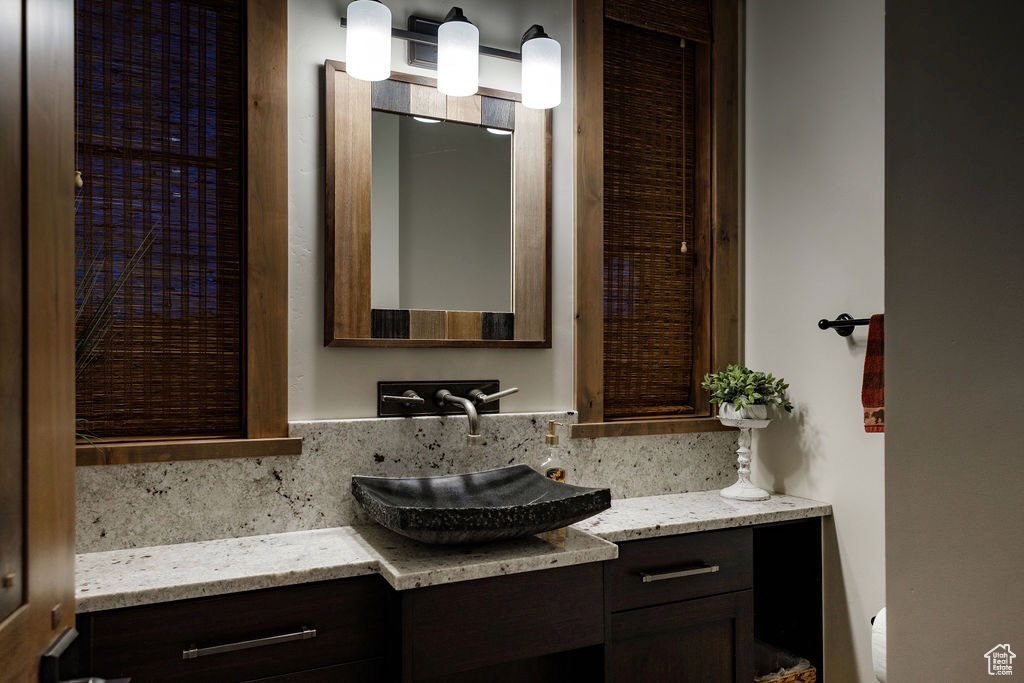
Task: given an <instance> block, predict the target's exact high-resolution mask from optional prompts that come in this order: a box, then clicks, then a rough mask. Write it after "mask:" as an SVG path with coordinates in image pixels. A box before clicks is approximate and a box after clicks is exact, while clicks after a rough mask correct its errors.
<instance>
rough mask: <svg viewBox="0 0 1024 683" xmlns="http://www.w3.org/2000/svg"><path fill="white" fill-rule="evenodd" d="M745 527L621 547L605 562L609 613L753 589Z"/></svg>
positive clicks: (748, 534)
mask: <svg viewBox="0 0 1024 683" xmlns="http://www.w3.org/2000/svg"><path fill="white" fill-rule="evenodd" d="M753 560H754V551H753V536H752V533H751V530H750V529H749V528H745V529H726V530H723V531H707V532H703V533H698V534H683V535H679V536H666V537H663V538H651V539H646V540H642V541H629V542H627V543H620V544H619V558H618V559H617V560H613V561H611V562H608V563H606V566H605V589H606V591H607V593H606V598H607V601H608V608H609V609H610V610H611V611H612V612H616V611H619V610H626V609H633V608H636V607H646V606H648V605H657V604H661V603H665V602H673V601H676V600H688V599H690V598H698V597H703V596H706V595H716V594H718V593H726V592H729V591H735V590H743V589H745V588H750V587H752V586H753Z"/></svg>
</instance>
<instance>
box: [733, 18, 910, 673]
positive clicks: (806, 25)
mask: <svg viewBox="0 0 1024 683" xmlns="http://www.w3.org/2000/svg"><path fill="white" fill-rule="evenodd" d="M884 8H885V6H884V0H749V1H748V3H747V17H746V33H747V37H746V49H747V54H746V77H745V78H746V195H745V196H746V212H745V213H746V218H745V223H746V224H745V231H746V235H745V240H746V244H745V259H746V268H745V273H746V275H745V277H746V284H745V304H744V308H745V334H746V342H745V353H746V362H747V364H748V365H749V366H750V367H753V368H757V369H766V370H770V371H772V372H774V373H776V374H778V375H781V376H783V377H785V378H786V380H787V381H789V383H790V385H791V389H790V392H791V397H792V399H793V401H794V402H795V403H796V411H795V413H794V414H793V415H792V416H788V417H781V418H779V419H777V420H776V421H775V422H774V423H773V424H772V425H771V426H770V427H769V428H768V429H766V430H764V432H763V433H761V434H758V438H757V440H756V442H755V447H754V451H755V463H754V465H755V469H754V480H755V481H756V482H757V483H759V484H761V485H762V486H766V487H768V488H772V489H774V490H776V491H780V492H785V493H790V494H794V495H798V496H805V497H807V498H814V499H819V500H823V501H827V502H829V503H831V504H832V506H833V509H834V511H835V516H834V518H833V521H832V522H830V523H828V524H826V533H825V555H826V559H825V563H826V567H825V612H826V615H825V622H826V626H825V669H826V675H827V676H828V678H829V680H833V681H874V676H873V674H872V669H871V651H870V626H869V620H870V617H871V616H872V615H873V614H874V613H875V611H877V610H878V609H879V608H880V607H881V606H882V605H883V604H884V601H885V555H884V500H883V451H884V443H885V441H884V439H885V437H884V436H883V435H879V434H865V433H864V430H863V419H862V414H861V406H860V385H861V376H862V372H863V363H864V342H865V338H866V328H858V330H857V331H856V332H855V333H854V335H853V336H852V337H850V338H848V339H843V338H840V337H839V336H837V335H836V334H835V333H834V332H832V331H828V332H823V331H821V330H819V329H818V328H817V326H816V323H817V321H818V320H819V319H820V318H825V317H829V318H831V317H833V316H835V315H836V314H838V313H842V312H848V313H851V314H852V315H854V316H855V317H867V316H868V315H870V314H872V313H880V312H882V308H883V140H884V128H883V123H884V121H883V115H884V108H883V105H884V98H883V96H884V92H883V83H884V81H883V78H884V73H883V63H884V52H883V37H884ZM797 553H799V549H794V554H797ZM891 680H895V679H891ZM904 680H908V679H904Z"/></svg>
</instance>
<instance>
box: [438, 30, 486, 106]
mask: <svg viewBox="0 0 1024 683" xmlns="http://www.w3.org/2000/svg"><path fill="white" fill-rule="evenodd" d="M479 82H480V31H479V30H477V27H476V26H473V24H471V23H469V22H468V21H459V20H452V21H446V22H444V23H443V24H441V25H440V26H439V27H438V29H437V89H438V90H440V91H441V92H442V93H444V94H445V95H456V96H460V97H465V96H466V95H474V94H476V91H477V87H478V85H479Z"/></svg>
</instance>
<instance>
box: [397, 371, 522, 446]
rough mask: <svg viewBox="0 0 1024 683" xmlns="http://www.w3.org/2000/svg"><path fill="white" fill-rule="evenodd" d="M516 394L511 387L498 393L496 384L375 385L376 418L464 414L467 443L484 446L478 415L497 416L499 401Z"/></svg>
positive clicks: (412, 383)
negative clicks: (466, 426) (492, 414)
mask: <svg viewBox="0 0 1024 683" xmlns="http://www.w3.org/2000/svg"><path fill="white" fill-rule="evenodd" d="M517 391H519V389H518V388H516V387H511V388H509V389H505V390H504V391H500V386H499V385H498V381H497V380H477V381H469V382H466V381H459V382H420V381H416V382H378V383H377V415H378V416H379V417H392V416H404V417H411V416H414V415H446V414H452V413H455V412H463V413H465V414H466V420H467V421H468V428H467V430H466V443H468V444H479V443H482V442H483V436H482V435H481V434H480V415H481V414H485V413H497V412H498V401H499V400H500V399H502V398H504V397H506V396H509V395H511V394H514V393H516V392H517Z"/></svg>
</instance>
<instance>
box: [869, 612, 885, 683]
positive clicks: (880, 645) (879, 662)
mask: <svg viewBox="0 0 1024 683" xmlns="http://www.w3.org/2000/svg"><path fill="white" fill-rule="evenodd" d="M872 621H873V623H872V624H871V663H872V664H873V665H874V669H875V678H877V679H878V680H879V681H881V683H885V608H884V607H883V608H882V609H880V610H878V614H876V615H875V618H874V619H873V620H872Z"/></svg>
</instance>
